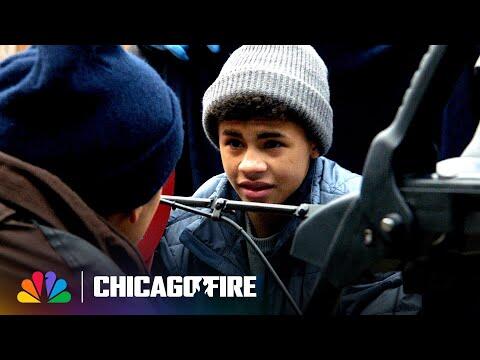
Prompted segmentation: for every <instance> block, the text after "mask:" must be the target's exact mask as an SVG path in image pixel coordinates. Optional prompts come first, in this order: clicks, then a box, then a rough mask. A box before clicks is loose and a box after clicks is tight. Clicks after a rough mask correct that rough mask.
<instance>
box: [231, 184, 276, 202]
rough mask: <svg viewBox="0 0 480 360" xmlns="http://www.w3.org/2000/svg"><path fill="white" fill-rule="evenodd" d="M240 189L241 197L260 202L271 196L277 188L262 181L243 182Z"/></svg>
mask: <svg viewBox="0 0 480 360" xmlns="http://www.w3.org/2000/svg"><path fill="white" fill-rule="evenodd" d="M238 187H239V188H240V192H241V195H243V197H245V198H247V199H248V200H249V201H260V200H262V199H264V198H266V197H267V196H268V195H270V193H271V192H272V191H273V188H274V187H275V186H274V185H272V184H269V183H265V182H262V181H242V182H240V183H239V184H238Z"/></svg>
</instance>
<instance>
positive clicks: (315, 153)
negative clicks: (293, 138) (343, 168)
mask: <svg viewBox="0 0 480 360" xmlns="http://www.w3.org/2000/svg"><path fill="white" fill-rule="evenodd" d="M319 156H320V151H319V150H318V145H317V144H315V143H312V144H311V145H310V157H311V158H312V159H316V158H318V157H319Z"/></svg>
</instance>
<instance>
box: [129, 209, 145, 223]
mask: <svg viewBox="0 0 480 360" xmlns="http://www.w3.org/2000/svg"><path fill="white" fill-rule="evenodd" d="M142 210H143V206H140V207H138V208H136V209H133V210H132V211H130V213H129V214H128V221H129V222H130V223H131V224H135V223H136V222H137V221H138V219H140V215H141V214H142Z"/></svg>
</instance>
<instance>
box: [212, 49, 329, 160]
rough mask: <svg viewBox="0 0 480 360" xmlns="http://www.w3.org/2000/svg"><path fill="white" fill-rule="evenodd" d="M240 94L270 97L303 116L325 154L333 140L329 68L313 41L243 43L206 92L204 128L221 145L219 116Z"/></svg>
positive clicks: (301, 118) (300, 117) (310, 133)
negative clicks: (215, 116) (230, 101)
mask: <svg viewBox="0 0 480 360" xmlns="http://www.w3.org/2000/svg"><path fill="white" fill-rule="evenodd" d="M241 95H246V96H268V97H271V98H272V99H274V100H276V101H279V102H281V103H284V104H285V105H286V106H287V107H288V108H289V109H290V110H292V111H293V112H294V113H295V114H297V115H298V118H299V119H300V121H301V124H302V125H303V126H304V128H305V130H306V131H307V133H308V135H309V136H310V138H312V139H314V140H315V141H316V142H317V144H318V149H319V151H320V153H321V154H322V155H323V154H325V153H326V152H327V151H328V149H329V148H330V146H331V144H332V130H333V125H332V108H331V106H330V103H329V102H330V90H329V87H328V71H327V67H326V66H325V63H324V62H323V60H322V59H321V58H320V56H319V55H318V54H317V52H316V51H315V49H314V48H313V47H312V46H309V45H244V46H242V47H240V48H238V49H237V50H235V51H234V52H233V53H232V55H231V56H230V57H229V59H228V60H227V61H226V63H225V64H224V66H223V68H222V70H221V72H220V74H219V76H218V78H217V79H216V80H215V81H214V82H213V84H212V85H211V86H210V87H209V88H208V89H207V91H206V92H205V95H204V97H203V129H204V130H205V133H206V135H207V137H208V139H209V140H210V142H211V143H212V144H213V145H214V146H215V147H216V148H217V149H218V135H217V134H218V124H217V121H218V119H215V118H214V117H213V116H212V113H213V110H214V109H218V108H219V107H221V106H222V104H224V103H225V102H226V101H228V100H230V99H232V98H234V97H237V96H241Z"/></svg>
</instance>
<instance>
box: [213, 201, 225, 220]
mask: <svg viewBox="0 0 480 360" xmlns="http://www.w3.org/2000/svg"><path fill="white" fill-rule="evenodd" d="M226 205H227V200H226V199H223V198H218V199H216V200H215V201H214V202H213V204H212V209H213V212H212V219H213V220H219V219H220V216H222V210H223V209H225V206H226Z"/></svg>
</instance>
